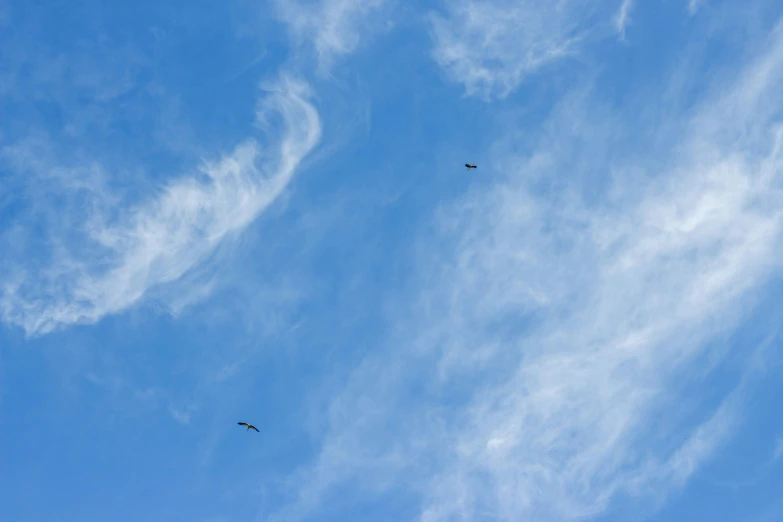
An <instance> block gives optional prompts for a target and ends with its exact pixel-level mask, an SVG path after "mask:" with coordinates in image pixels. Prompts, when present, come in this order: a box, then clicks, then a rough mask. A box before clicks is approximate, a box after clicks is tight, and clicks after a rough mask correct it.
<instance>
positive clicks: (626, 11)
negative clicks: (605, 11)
mask: <svg viewBox="0 0 783 522" xmlns="http://www.w3.org/2000/svg"><path fill="white" fill-rule="evenodd" d="M632 8H633V0H623V3H622V5H620V10H619V11H617V17H616V18H615V22H614V24H615V27H616V28H617V32H618V33H620V40H625V28H626V27H627V26H628V24H630V23H631V9H632Z"/></svg>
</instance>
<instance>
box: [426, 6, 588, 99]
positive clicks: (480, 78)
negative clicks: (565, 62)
mask: <svg viewBox="0 0 783 522" xmlns="http://www.w3.org/2000/svg"><path fill="white" fill-rule="evenodd" d="M557 4H558V5H557V6H553V5H551V4H550V3H547V2H539V1H537V0H522V1H513V2H512V1H508V0H501V1H497V0H492V1H488V0H455V1H452V2H447V3H445V4H444V6H445V10H446V14H443V15H442V14H435V13H433V14H432V15H431V17H430V21H431V28H432V38H433V43H434V49H433V57H434V59H435V61H436V62H437V63H438V65H439V66H440V67H441V68H443V70H444V72H445V74H446V76H447V77H448V78H449V79H450V80H451V81H454V82H457V83H461V84H463V85H464V86H465V92H466V94H467V95H469V96H479V97H481V98H484V99H486V100H490V99H493V98H504V97H506V96H508V94H510V93H511V92H512V91H513V90H515V89H516V88H517V87H518V86H519V85H520V84H521V83H522V82H523V81H524V80H525V79H526V78H527V77H528V76H530V75H532V74H534V73H536V72H537V71H538V70H539V69H541V68H543V67H544V66H546V65H549V64H551V63H553V62H556V61H558V60H561V59H563V58H565V57H568V56H571V55H573V54H574V53H576V52H577V51H578V48H579V44H580V42H581V41H582V40H583V38H584V37H585V33H586V31H587V30H588V28H589V26H590V24H591V21H592V19H593V12H592V11H593V10H594V8H595V7H596V6H599V5H601V2H600V1H596V0H587V1H583V0H564V1H561V2H558V3H557Z"/></svg>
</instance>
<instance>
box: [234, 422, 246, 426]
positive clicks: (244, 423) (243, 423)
mask: <svg viewBox="0 0 783 522" xmlns="http://www.w3.org/2000/svg"><path fill="white" fill-rule="evenodd" d="M237 424H239V425H240V426H247V425H248V424H247V422H237Z"/></svg>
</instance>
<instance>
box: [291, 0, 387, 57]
mask: <svg viewBox="0 0 783 522" xmlns="http://www.w3.org/2000/svg"><path fill="white" fill-rule="evenodd" d="M389 3H390V2H389V0H316V1H314V2H302V1H298V0H297V1H286V0H279V1H278V2H277V9H278V12H279V15H280V17H281V19H282V20H283V21H284V22H285V23H286V24H287V25H288V26H289V27H290V29H291V31H292V33H293V35H294V38H295V40H296V41H298V42H308V43H310V44H311V45H312V46H313V48H314V49H315V52H316V54H317V56H318V62H319V64H320V66H321V68H322V69H323V70H326V69H328V68H329V67H330V66H331V65H332V63H333V61H334V59H336V58H338V57H340V56H345V55H348V54H351V53H353V52H354V51H355V50H356V48H357V46H358V45H359V42H360V41H361V39H362V37H363V35H365V36H366V34H367V33H368V31H369V29H370V28H371V27H372V26H377V24H373V23H371V20H370V16H371V15H373V14H377V13H379V12H382V11H381V9H382V8H384V7H386V6H388V5H389ZM381 27H382V26H381Z"/></svg>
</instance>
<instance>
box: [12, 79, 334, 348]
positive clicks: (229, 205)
mask: <svg viewBox="0 0 783 522" xmlns="http://www.w3.org/2000/svg"><path fill="white" fill-rule="evenodd" d="M268 90H269V95H268V97H267V98H266V99H265V100H264V101H263V102H262V103H261V104H260V106H259V112H258V117H259V121H260V122H261V123H262V124H264V122H265V121H266V120H267V118H268V116H269V115H271V114H272V113H279V115H280V116H281V117H282V121H283V129H282V136H281V138H280V141H279V143H278V144H276V151H273V150H271V149H270V150H267V151H264V150H262V149H261V147H260V146H259V144H258V143H257V142H256V141H255V140H253V139H248V140H247V141H245V142H244V143H242V144H240V145H238V146H237V147H236V149H235V150H234V151H233V152H231V153H230V154H229V155H227V156H225V157H223V158H222V159H220V160H219V161H216V162H207V163H205V164H204V165H203V166H202V167H201V169H200V173H199V175H198V176H186V177H183V178H181V179H179V180H177V181H175V182H172V183H170V184H169V185H168V186H166V187H164V188H163V189H162V190H161V191H160V192H159V195H157V196H156V197H153V198H152V199H149V200H147V201H145V202H143V203H141V204H140V205H138V206H136V207H135V208H134V209H133V210H131V211H129V212H127V213H123V214H121V215H118V216H114V217H112V219H110V218H109V216H108V215H107V212H106V211H105V210H106V209H107V208H110V207H111V206H112V203H114V202H113V201H111V200H112V198H113V196H112V195H111V194H109V193H107V192H105V191H102V190H100V189H94V188H90V186H91V184H89V183H83V184H81V185H80V186H76V187H74V183H73V179H74V178H73V176H65V177H66V178H67V179H68V180H69V181H66V182H65V183H67V185H59V186H57V188H58V189H60V190H66V189H67V190H71V191H74V190H77V189H79V190H81V189H85V186H86V187H87V189H86V194H87V196H88V204H89V205H92V208H93V209H95V211H94V212H92V213H90V214H89V216H88V219H87V221H86V222H85V223H75V224H74V226H75V229H76V230H78V231H79V232H81V234H80V235H79V236H78V238H76V239H78V241H79V243H78V244H77V243H74V236H76V232H75V230H68V229H64V230H63V236H62V237H55V238H53V242H54V244H53V245H50V246H51V248H52V249H53V255H52V259H51V261H50V263H49V264H48V265H46V266H42V267H38V268H32V267H31V266H30V263H28V262H27V261H28V260H26V259H19V258H17V259H13V260H9V259H8V258H6V259H4V267H5V268H6V273H5V275H4V276H3V280H2V294H0V313H2V317H3V319H4V320H5V321H6V322H8V323H12V324H15V325H19V326H21V327H22V328H24V330H25V331H26V332H27V333H28V334H41V333H46V332H48V331H50V330H52V329H53V328H55V327H56V326H58V325H67V324H73V323H92V322H95V321H97V320H99V319H100V318H101V317H103V316H105V315H107V314H111V313H116V312H119V311H122V310H124V309H126V308H127V307H129V306H131V305H133V304H134V303H136V302H138V301H139V300H140V299H142V297H144V296H145V294H146V293H147V292H148V291H149V290H150V289H152V288H155V287H159V286H160V285H163V284H166V283H170V282H173V281H177V280H178V279H179V278H181V277H182V276H183V275H184V274H186V273H187V272H188V271H189V270H190V269H192V268H193V267H194V266H196V265H198V264H199V263H201V262H203V261H204V260H205V259H206V258H207V257H208V256H209V255H210V254H211V253H212V252H213V251H214V250H215V248H216V247H217V246H218V245H219V244H220V243H221V242H222V241H223V240H224V239H225V238H226V237H228V236H230V235H231V234H232V233H235V232H237V231H240V230H242V229H243V228H245V227H246V226H247V225H248V224H249V223H250V222H252V221H253V220H254V219H255V218H256V217H258V215H259V214H260V213H261V212H262V211H263V210H264V209H265V208H267V207H268V206H269V205H270V204H271V203H272V202H273V201H274V200H275V199H276V198H277V196H278V195H279V194H280V193H281V192H282V191H283V189H284V188H285V187H286V185H287V184H288V182H289V181H290V179H291V177H292V176H293V174H294V171H295V169H296V167H297V165H298V164H299V162H300V161H301V160H302V158H303V157H304V156H305V155H306V154H307V153H308V152H309V151H310V150H311V149H312V148H313V147H314V146H315V145H316V143H317V142H318V140H319V138H320V122H319V118H318V114H317V112H316V110H315V108H314V107H313V106H312V105H311V104H310V103H309V102H308V100H307V99H308V96H309V92H308V88H307V86H306V85H305V84H303V83H300V82H297V81H294V80H292V79H290V78H283V79H282V80H281V81H280V82H279V83H278V84H276V85H271V86H269V87H268ZM4 156H5V157H6V159H10V160H11V162H12V164H13V166H14V167H15V168H16V169H21V168H27V169H29V168H30V167H32V168H33V169H35V168H41V167H46V165H43V166H41V165H36V163H35V157H34V155H33V154H32V153H31V152H30V151H26V150H25V149H24V148H22V149H19V148H13V147H11V148H9V149H6V150H4ZM262 160H263V161H262ZM50 167H51V168H52V169H54V170H57V169H58V168H60V167H59V166H58V165H56V164H55V165H53V166H50ZM61 170H62V169H61ZM99 174H100V173H94V176H93V177H95V176H97V177H98V178H100V176H99ZM42 175H47V176H49V175H50V173H49V172H45V173H42ZM81 177H82V178H84V175H82V176H81ZM105 198H108V200H109V201H108V203H107V201H105V200H104V199H105ZM68 218H69V216H67V215H65V216H62V219H68ZM17 232H18V231H17ZM68 236H69V237H68ZM5 239H8V238H5ZM77 248H78V250H76V249H77ZM23 262H25V264H26V265H27V266H25V265H23ZM196 294H197V293H196Z"/></svg>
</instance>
